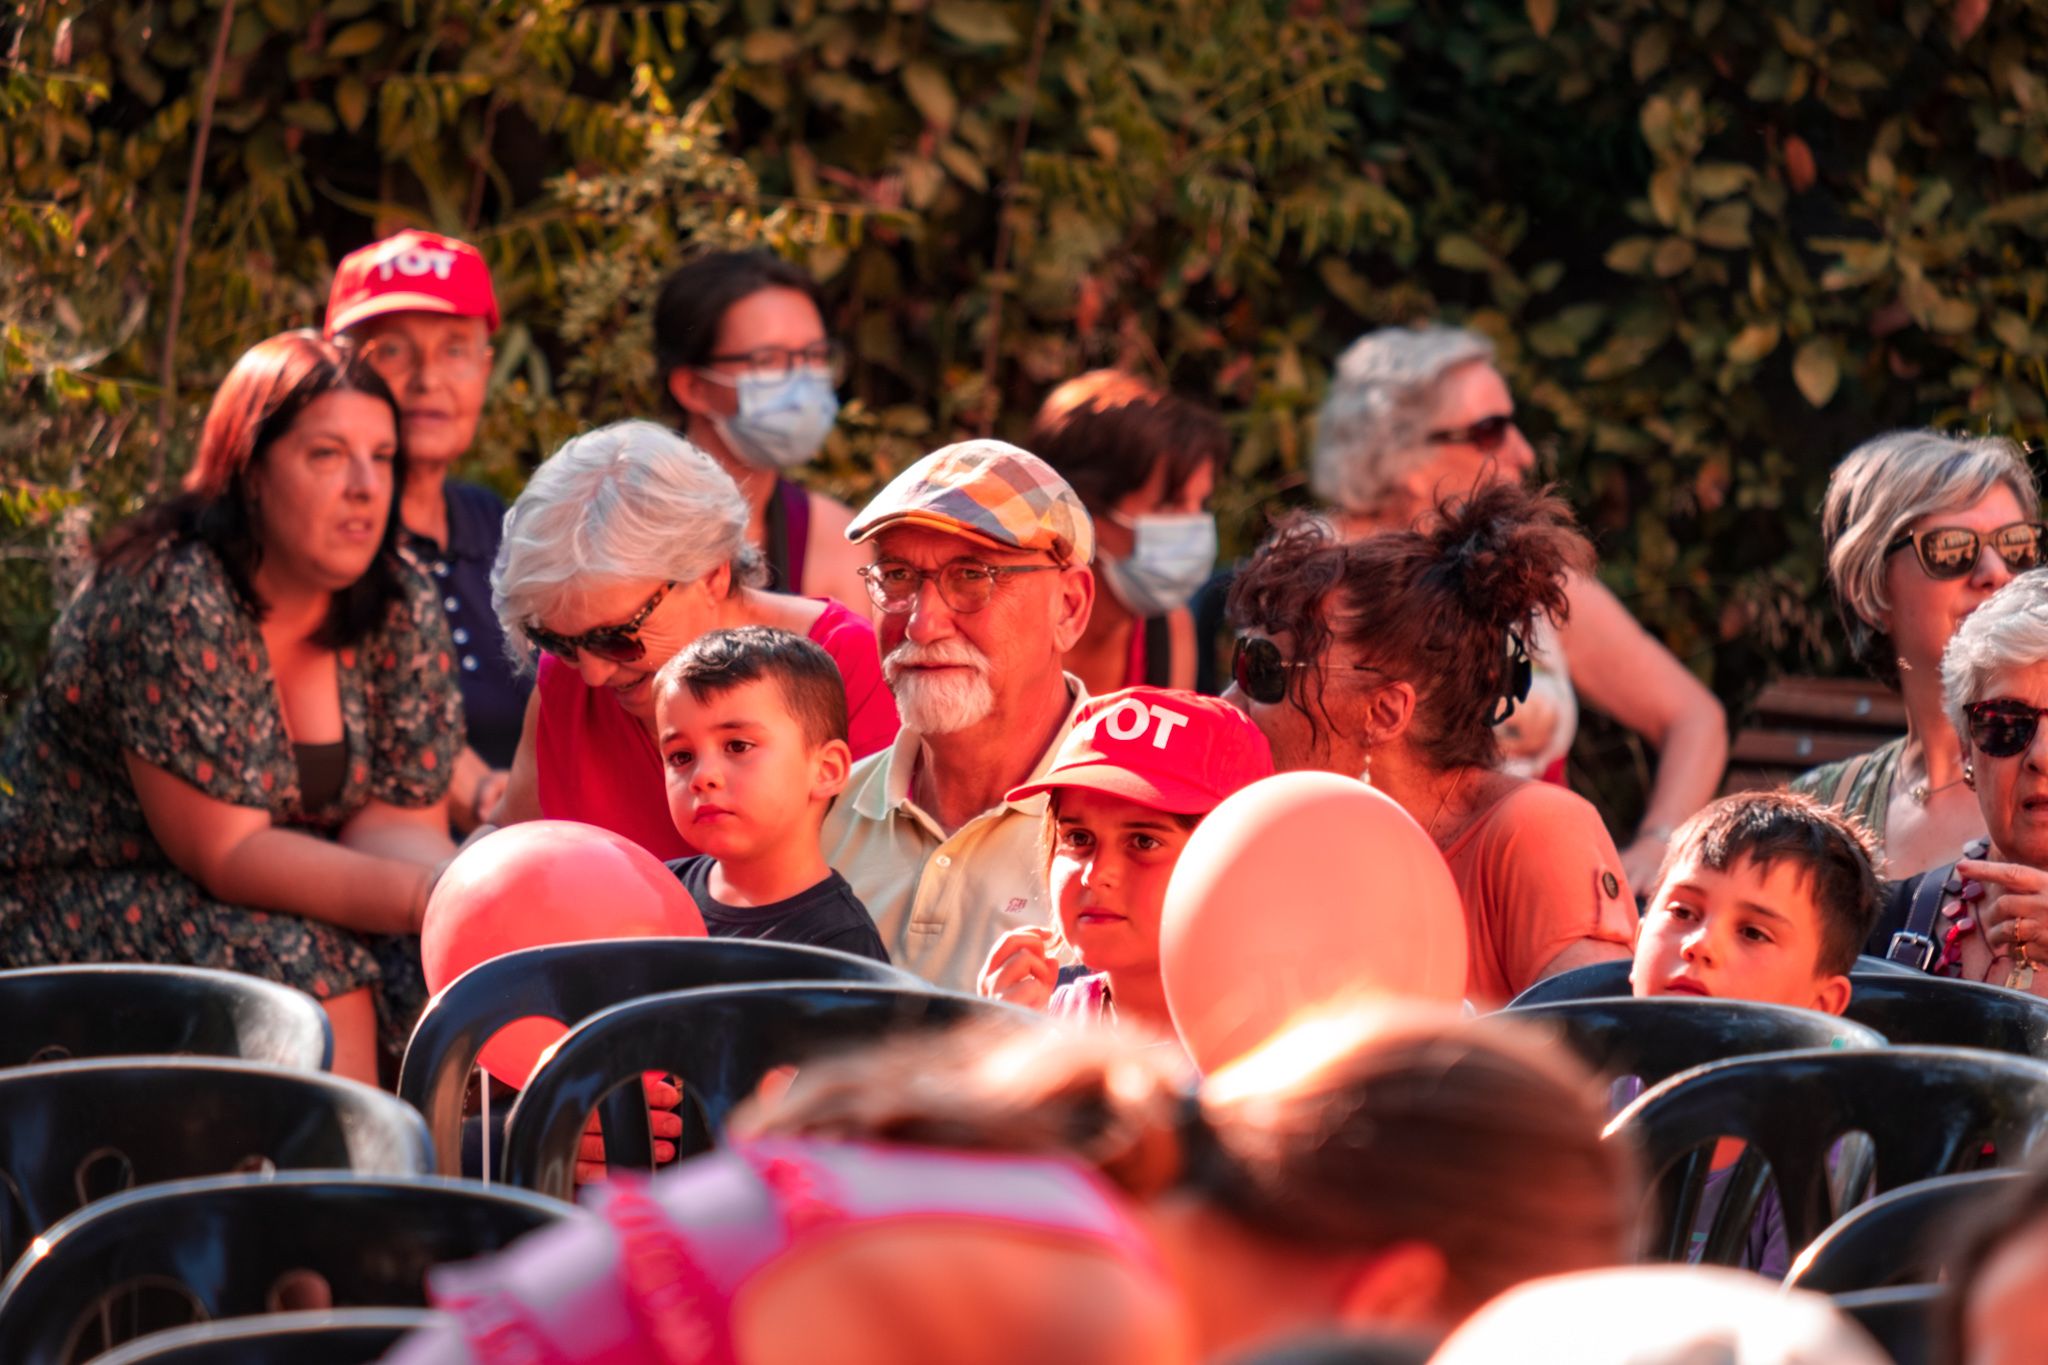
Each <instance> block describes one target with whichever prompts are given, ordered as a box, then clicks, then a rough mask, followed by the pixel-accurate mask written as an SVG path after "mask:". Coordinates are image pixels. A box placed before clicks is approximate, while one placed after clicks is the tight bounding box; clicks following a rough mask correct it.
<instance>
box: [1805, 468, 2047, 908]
mask: <svg viewBox="0 0 2048 1365" xmlns="http://www.w3.org/2000/svg"><path fill="white" fill-rule="evenodd" d="M2040 515H2041V512H2040V494H2039V492H2038V491H2037V490H2036V488H2035V485H2034V478H2033V475H2032V474H2031V473H2029V472H2028V469H2027V464H2026V459H2025V457H2024V456H2023V455H2022V454H2021V452H2020V450H2019V447H2017V446H2015V445H2014V444H2013V443H2012V442H2010V441H2006V440H2000V439H1996V438H1992V437H1977V438H1958V437H1951V436H1946V435H1943V434H1942V433H1940V432H1936V431H1893V432H1887V433H1885V434H1884V435H1882V436H1878V437H1875V438H1873V439H1871V440H1868V441H1865V442H1864V443H1863V444H1862V445H1860V446H1858V447H1856V449H1854V450H1852V451H1850V452H1849V454H1848V456H1847V457H1846V458H1844V459H1843V461H1842V462H1841V464H1839V465H1837V466H1836V467H1835V472H1834V474H1833V475H1832V476H1831V477H1830V478H1829V480H1828V492H1827V499H1826V501H1825V502H1824V503H1823V504H1822V509H1821V538H1822V541H1823V543H1824V544H1825V546H1826V548H1827V562H1828V581H1829V585H1830V587H1831V589H1832V591H1833V593H1834V598H1835V605H1836V608H1837V609H1838V610H1839V612H1840V613H1841V617H1842V624H1843V627H1844V629H1845V630H1846V631H1847V633H1848V637H1849V649H1850V652H1851V654H1852V655H1854V657H1855V658H1856V660H1857V662H1859V663H1861V664H1862V665H1863V666H1864V667H1865V668H1866V669H1868V670H1869V671H1870V673H1871V674H1872V675H1873V676H1874V677H1876V678H1877V679H1878V680H1879V681H1880V682H1883V683H1885V684H1887V685H1890V686H1895V687H1897V688H1898V689H1899V692H1900V695H1901V697H1902V699H1903V700H1904V702H1905V706H1906V733H1905V734H1904V735H1902V736H1900V737H1899V738H1898V739H1895V740H1892V741H1891V742H1890V743H1887V744H1883V745H1880V746H1879V747H1878V748H1876V749H1874V750H1872V751H1871V752H1869V753H1867V754H1861V755H1858V756H1857V757H1855V758H1851V759H1847V760H1845V761H1843V762H1839V763H1830V764H1827V765H1825V766H1823V767H1820V768H1816V769H1814V770H1813V771H1812V772H1810V773H1807V774H1806V775H1805V776H1803V777H1801V778H1800V779H1799V780H1798V781H1797V782H1795V783H1793V784H1792V785H1793V787H1794V789H1795V790H1798V791H1803V792H1805V793H1807V794H1808V795H1810V796H1815V797H1818V798H1819V799H1821V800H1823V801H1826V802H1828V803H1829V804H1831V805H1834V806H1836V807H1838V808H1840V809H1841V810H1842V811H1843V812H1844V813H1845V814H1848V815H1853V816H1855V817H1856V818H1858V819H1860V820H1861V821H1862V822H1863V823H1864V825H1866V826H1867V827H1868V828H1869V830H1870V833H1871V835H1872V837H1873V839H1874V840H1875V841H1876V842H1877V845H1878V848H1879V850H1880V852H1881V854H1882V856H1883V858H1884V866H1883V867H1881V868H1880V869H1879V870H1880V872H1881V873H1882V874H1883V875H1886V876H1889V877H1891V878H1893V879H1895V880H1896V879H1900V878H1904V877H1907V876H1910V875H1912V874H1914V873H1916V872H1920V871H1922V870H1924V869H1926V868H1928V867H1931V866H1933V865H1935V864H1936V863H1939V862H1941V861H1943V860H1944V859H1947V858H1949V857H1951V856H1953V854H1954V852H1955V850H1956V848H1957V847H1959V846H1960V845H1962V844H1963V843H1964V842H1965V841H1967V840H1969V839H1973V838H1976V837H1979V836H1981V835H1982V834H1983V833H1984V824H1983V819H1982V815H1981V812H1980V811H1979V809H1978V804H1977V802H1975V801H1973V800H1972V799H1971V796H1970V793H1969V792H1968V791H1967V790H1966V789H1965V786H1964V783H1965V777H1964V757H1965V755H1964V750H1963V744H1962V741H1961V739H1960V738H1959V734H1960V732H1959V730H1958V729H1957V727H1956V723H1955V721H1954V720H1953V718H1952V717H1951V715H1950V714H1949V711H1948V708H1947V707H1946V705H1945V703H1944V702H1943V698H1942V671H1943V663H1942V658H1943V651H1944V650H1945V649H1946V648H1947V647H1948V645H1949V641H1950V639H1951V637H1952V636H1953V635H1954V634H1955V633H1956V629H1957V626H1958V625H1959V624H1960V623H1961V622H1962V621H1963V620H1964V619H1965V618H1967V617H1969V616H1970V615H1971V613H1972V612H1973V611H1975V610H1976V609H1977V608H1978V607H1979V606H1980V605H1981V604H1983V603H1984V602H1985V601H1986V600H1987V599H1989V598H1990V597H1991V596H1992V594H1993V593H1996V592H1998V591H1999V589H2001V588H2003V587H2004V586H2005V585H2006V584H2007V583H2008V582H2010V581H2011V580H2012V577H2013V575H2014V574H2016V573H2020V572H2023V571H2025V570H2027V569H2030V568H2033V567H2034V566H2036V565H2038V564H2039V563H2041V554H2042V542H2041V533H2042V528H2041V523H2040V520H2039V518H2040Z"/></svg>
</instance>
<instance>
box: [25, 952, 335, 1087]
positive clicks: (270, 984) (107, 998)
mask: <svg viewBox="0 0 2048 1365" xmlns="http://www.w3.org/2000/svg"><path fill="white" fill-rule="evenodd" d="M144 1056H147V1057H161V1056H196V1057H239V1058H241V1059H242V1060H244V1061H251V1062H270V1063H273V1064H274V1065H277V1066H290V1067H298V1068H300V1069H302V1070H306V1071H325V1070H326V1069H327V1067H328V1065H329V1064H330V1063H331V1062H332V1061H333V1060H334V1030H333V1028H332V1026H331V1025H329V1023H328V1022H327V1011H326V1010H324V1009H322V1008H321V1007H320V1002H319V1001H317V1000H315V999H314V998H313V997H312V996H310V995H307V994H306V993H305V992H303V991H295V990H293V989H292V988H291V987H289V986H284V985H279V984H278V983H277V982H275V981H266V980H264V979H262V978H261V977H254V976H243V975H241V974H240V973H238V972H217V971H213V970H211V969H209V968H205V967H147V966H142V965H140V964H126V963H123V964H114V965H108V966H91V967H29V968H23V969H22V970H20V971H12V972H0V1067H9V1066H33V1065H36V1064H38V1063H41V1062H62V1061H70V1060H73V1059H75V1058H84V1057H144Z"/></svg>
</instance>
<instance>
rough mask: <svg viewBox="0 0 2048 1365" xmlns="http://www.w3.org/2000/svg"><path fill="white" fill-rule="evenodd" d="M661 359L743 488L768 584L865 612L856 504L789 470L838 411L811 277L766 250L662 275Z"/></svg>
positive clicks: (693, 438)
mask: <svg viewBox="0 0 2048 1365" xmlns="http://www.w3.org/2000/svg"><path fill="white" fill-rule="evenodd" d="M654 358H655V364H656V365H657V366H658V367H659V372H660V375H661V383H662V389H663V391H664V392H665V393H666V394H667V396H668V399H669V401H670V402H672V403H674V404H675V406H676V408H677V409H679V410H680V411H681V413H682V419H683V420H682V431H683V434H684V435H685V436H687V437H689V438H690V443H691V444H692V445H694V446H696V447H697V448H698V449H700V450H703V451H705V452H706V453H708V454H709V455H710V456H711V458H713V459H714V460H716V461H718V463H719V465H720V466H721V467H722V468H723V469H724V470H725V472H726V473H727V474H729V475H731V476H732V481H733V482H734V483H736V484H738V485H739V489H740V496H741V497H743V498H745V499H746V502H747V513H748V520H747V543H748V544H749V545H751V546H753V548H754V549H755V550H757V551H758V552H759V553H760V555H761V558H762V561H763V562H764V563H765V564H766V565H767V568H768V586H769V587H770V589H772V590H773V591H776V592H786V593H794V594H796V595H797V596H800V597H830V598H832V599H833V600H835V601H837V602H838V603H840V604H841V605H842V606H844V607H847V608H848V609H849V610H852V611H854V612H857V613H859V614H860V615H861V616H867V615H868V614H869V611H870V607H869V603H868V595H867V589H866V587H865V586H863V585H862V583H861V581H860V574H859V570H860V566H861V565H862V563H864V562H865V561H864V560H863V559H862V557H861V555H860V552H859V551H858V550H857V549H856V548H855V547H854V545H853V544H851V543H850V542H849V541H848V540H847V539H846V528H847V525H848V524H849V523H850V522H851V521H852V520H853V512H852V511H851V509H849V508H847V507H846V506H845V505H844V504H843V503H839V502H835V501H834V500H833V499H831V498H828V497H826V496H825V495H824V494H822V493H813V492H809V491H807V490H806V489H804V488H803V487H802V486H801V485H800V484H797V483H795V482H793V481H792V480H791V479H790V478H789V477H788V475H789V473H790V471H792V470H795V469H797V468H799V467H801V466H803V465H806V464H808V463H810V461H811V459H812V458H813V457H814V456H816V455H817V453H818V450H819V448H820V447H821V446H823V445H824V443H825V437H826V436H827V435H828V434H829V433H830V432H831V430H832V423H833V420H834V419H835V418H837V417H838V415H839V399H838V396H837V395H836V394H835V393H834V392H833V387H834V385H835V384H836V383H837V382H838V379H839V374H840V369H841V366H842V363H843V356H842V354H841V352H840V349H839V343H838V342H836V341H832V340H830V339H828V338H827V337H826V335H825V318H824V313H823V310H822V308H821V307H820V304H819V299H818V289H817V285H815V284H814V283H813V282H812V281H811V277H810V276H809V275H807V274H805V273H804V272H803V270H802V268H801V267H798V266H795V265H792V264H790V263H789V262H788V261H785V260H783V259H781V258H780V257H778V256H776V255H775V254H774V253H772V252H768V251H721V252H717V253H715V254H713V255H710V256H703V257H699V258H698V259H697V260H694V261H692V262H690V263H689V264H688V265H686V266H683V267H682V268H681V269H680V270H677V271H676V272H675V273H673V274H672V275H670V276H669V277H668V279H667V280H665V281H664V282H663V283H662V286H661V296H660V298H659V300H658V301H657V302H656V303H655V305H654Z"/></svg>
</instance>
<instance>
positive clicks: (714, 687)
mask: <svg viewBox="0 0 2048 1365" xmlns="http://www.w3.org/2000/svg"><path fill="white" fill-rule="evenodd" d="M764 678H766V679H771V680H773V681H774V682H775V684H776V685H777V686H778V687H779V688H781V690H782V700H783V704H784V705H786V706H788V708H789V713H790V714H791V715H792V716H794V717H796V723H797V725H798V727H799V728H800V729H802V731H803V733H804V742H805V743H806V744H808V745H810V746H811V747H812V748H813V749H815V748H817V747H818V746H819V745H820V744H823V743H825V742H827V741H828V740H834V739H836V740H839V741H841V742H842V743H844V742H845V740H846V737H847V726H846V682H845V680H844V679H843V678H841V677H840V675H839V665H838V664H835V663H833V662H832V656H831V655H830V654H827V653H826V652H825V651H824V649H823V648H822V647H821V646H819V645H818V643H817V642H816V641H814V640H807V639H805V638H804V637H803V636H801V635H792V634H791V633H790V632H788V631H786V630H776V629H774V628H773V627H770V626H739V627H736V628H734V629H732V630H710V631H706V632H705V633H704V634H702V635H700V636H698V637H697V638H696V639H695V640H693V641H692V642H691V643H690V644H689V645H687V646H685V647H684V648H683V649H682V650H681V651H680V652H679V653H678V654H677V655H676V657H675V658H673V659H671V660H669V661H668V663H666V664H664V665H663V666H662V669H661V673H660V675H659V676H658V677H656V679H655V686H656V688H657V689H659V690H661V691H666V690H667V689H669V688H672V687H686V688H688V689H689V690H690V695H691V696H692V697H694V698H696V700H697V701H698V702H700V703H702V702H706V701H710V700H711V699H712V698H713V697H719V696H723V695H724V694H726V693H727V692H730V691H732V690H733V689H734V688H735V687H744V686H745V685H746V684H748V683H750V682H759V681H761V680H762V679H764Z"/></svg>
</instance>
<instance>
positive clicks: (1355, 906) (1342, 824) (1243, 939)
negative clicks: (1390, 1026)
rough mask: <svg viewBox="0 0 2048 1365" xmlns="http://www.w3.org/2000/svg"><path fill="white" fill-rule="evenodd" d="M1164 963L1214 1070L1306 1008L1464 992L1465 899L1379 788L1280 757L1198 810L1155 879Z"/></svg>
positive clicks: (1192, 1048) (1185, 1026)
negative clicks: (1170, 864)
mask: <svg viewBox="0 0 2048 1365" xmlns="http://www.w3.org/2000/svg"><path fill="white" fill-rule="evenodd" d="M1159 970H1160V976H1161V977H1162V979H1163V980H1164V983H1165V986H1166V1003H1167V1007H1168V1008H1169V1009H1170V1010H1171V1011H1172V1013H1173V1023H1174V1028H1175V1029H1176V1030H1177V1031H1178V1032H1179V1033H1180V1037H1181V1042H1182V1043H1183V1044H1185V1045H1186V1047H1187V1050H1188V1055H1189V1056H1190V1057H1192V1058H1194V1060H1195V1062H1196V1064H1197V1065H1198V1066H1200V1067H1201V1068H1202V1069H1203V1070H1204V1071H1213V1070H1215V1069H1216V1068H1218V1067H1220V1066H1222V1065H1223V1064H1224V1063H1226V1062H1228V1061H1230V1060H1231V1059H1232V1058H1235V1057H1238V1056H1241V1055H1243V1054H1244V1053H1246V1052H1249V1051H1250V1050H1251V1049H1252V1048H1254V1047H1256V1046H1258V1045H1259V1044H1260V1043H1262V1042H1264V1041H1265V1040H1266V1039H1267V1038H1269V1037H1271V1036H1272V1035H1273V1034H1274V1033H1277V1032H1278V1031H1279V1030H1280V1029H1281V1028H1282V1027H1283V1026H1285V1025H1286V1024H1287V1023H1288V1021H1289V1020H1290V1019H1292V1018H1294V1017H1295V1016H1296V1015H1298V1014H1300V1013H1301V1012H1303V1011H1305V1010H1312V1009H1314V1008H1316V1007H1317V1006H1320V1005H1327V1004H1332V1003H1334V1002H1337V1001H1340V1000H1349V999H1357V998H1366V997H1371V996H1390V995H1391V996H1404V997H1410V998H1422V999H1429V1000H1441V1001H1456V1000H1460V999H1462V998H1463V996H1464V993H1465V970H1466V964H1465V912H1464V908H1463V906H1462V905H1461V903H1460V902H1459V899H1458V887H1457V884H1456V883H1455V882H1454V881H1452V879H1451V870H1450V868H1449V867H1447V866H1446V865H1445V863H1444V859H1443V855H1442V854H1441V853H1439V852H1437V848H1436V845H1435V843H1433V842H1432V841H1431V840H1430V837H1429V836H1428V835H1427V834H1426V833H1424V832H1423V829H1422V827H1421V826H1420V825H1418V824H1416V823H1415V821H1414V819H1413V818H1411V817H1410V816H1409V814H1408V813H1407V812H1406V811H1404V810H1402V809H1401V807H1400V806H1398V805H1396V804H1395V803H1394V802H1393V801H1392V800H1391V799H1389V798H1388V797H1387V796H1386V795H1385V794H1384V793H1381V792H1377V791H1375V790H1373V789H1372V788H1371V787H1368V786H1366V785H1365V784H1364V783H1363V782H1359V781H1356V780H1355V779H1352V778H1349V777H1339V776H1337V775H1336V774H1334V773H1319V772H1317V773H1310V772H1296V773H1281V774H1279V775H1278V776H1275V777H1269V778H1266V779H1264V780H1263V781H1259V782H1254V783H1252V784H1251V785H1250V786H1248V787H1245V788H1243V789H1242V790H1240V791H1238V792H1237V793H1236V794H1234V795H1232V796H1231V797H1230V798H1229V799H1227V800H1225V801H1224V802H1223V804H1221V805H1219V806H1217V807H1216V809H1215V810H1213V811H1211V812H1210V813H1209V816H1208V818H1207V819H1205V820H1203V821H1202V824H1201V827H1200V828H1198V829H1197V830H1196V831H1195V832H1194V834H1193V836H1192V837H1190V838H1189V840H1188V842H1187V847H1186V848H1185V849H1183V850H1182V852H1181V855H1180V861H1179V862H1178V863H1177V864H1175V866H1174V869H1173V879H1172V881H1171V882H1169V883H1168V884H1167V888H1166V907H1165V913H1164V917H1163V919H1162V921H1161V924H1160V931H1159Z"/></svg>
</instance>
